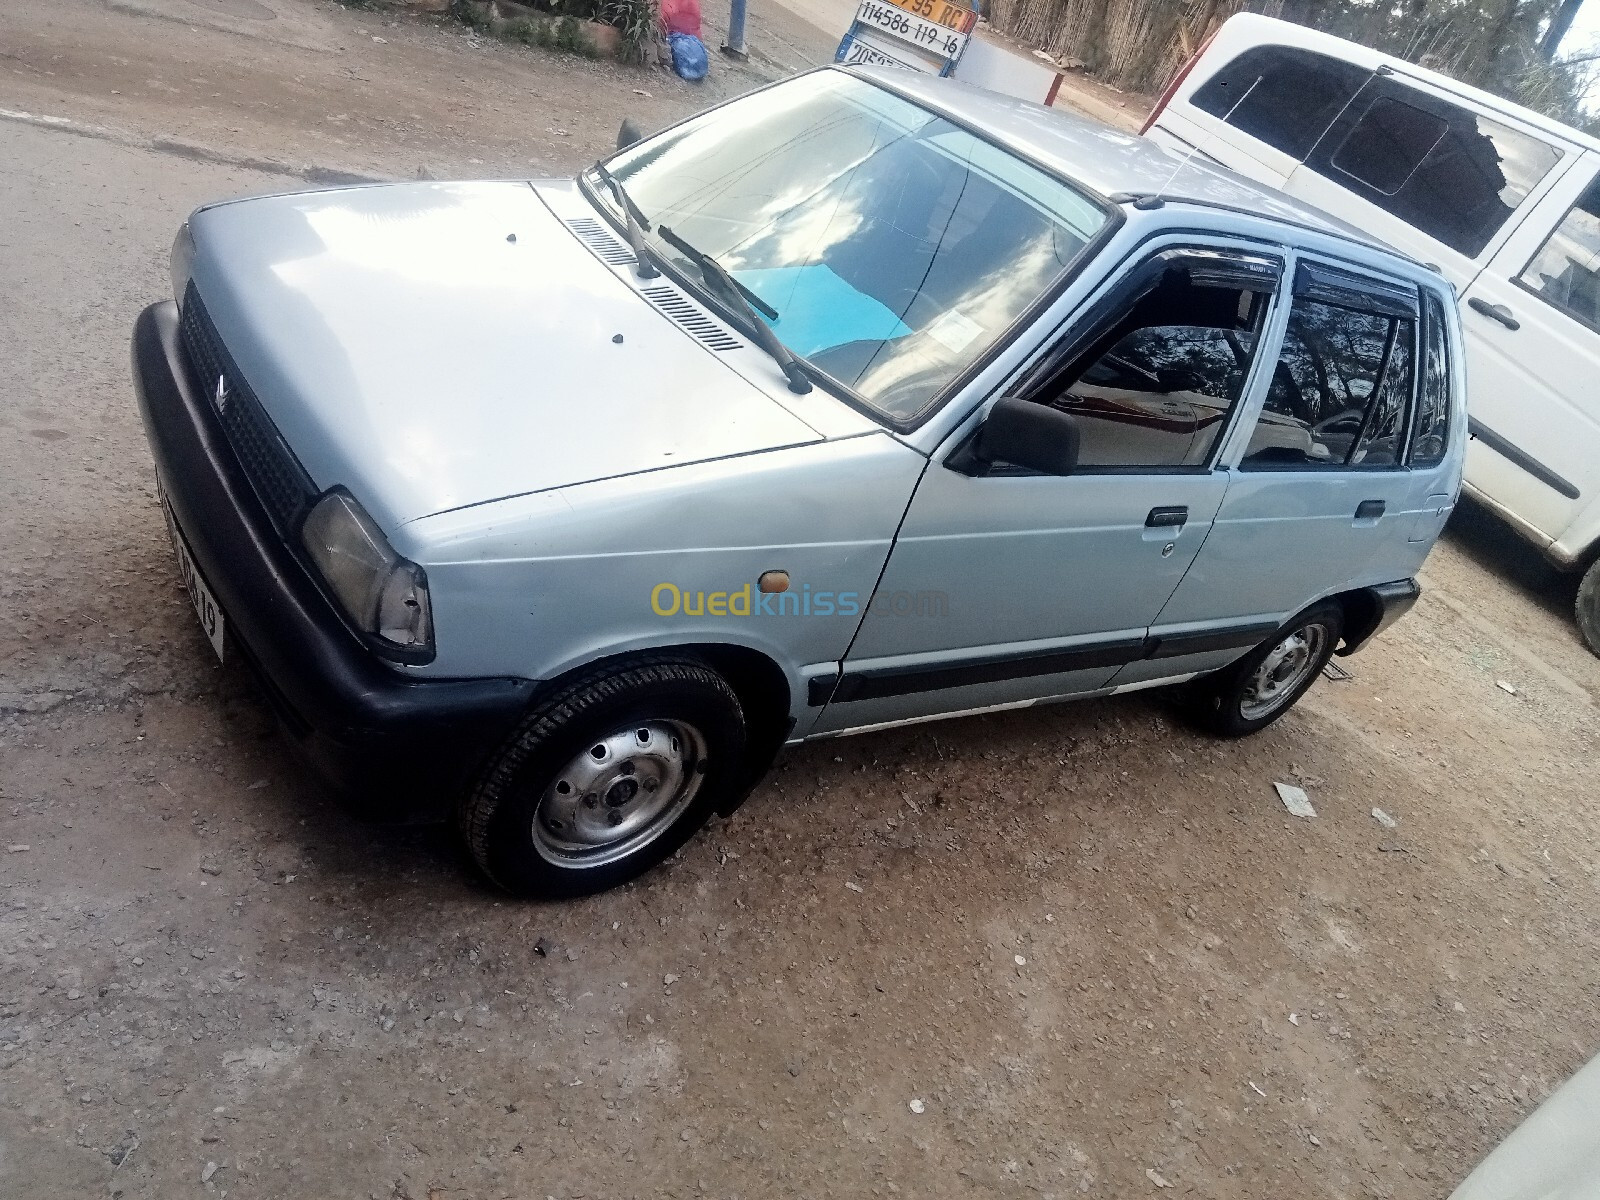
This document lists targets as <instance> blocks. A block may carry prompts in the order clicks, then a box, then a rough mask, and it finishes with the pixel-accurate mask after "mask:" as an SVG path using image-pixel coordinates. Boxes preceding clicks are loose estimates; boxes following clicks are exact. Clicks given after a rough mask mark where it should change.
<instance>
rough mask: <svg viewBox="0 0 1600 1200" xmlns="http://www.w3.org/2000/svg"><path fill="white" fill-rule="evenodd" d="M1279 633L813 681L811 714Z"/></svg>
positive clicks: (1225, 634) (1112, 642)
mask: <svg viewBox="0 0 1600 1200" xmlns="http://www.w3.org/2000/svg"><path fill="white" fill-rule="evenodd" d="M1277 628H1278V626H1277V625H1275V624H1271V623H1268V624H1260V623H1257V624H1252V625H1236V626H1234V627H1233V628H1230V629H1207V630H1202V631H1201V632H1198V633H1179V634H1167V635H1165V636H1163V637H1144V638H1110V639H1107V640H1105V641H1100V642H1091V643H1089V644H1088V645H1085V646H1074V647H1072V648H1071V649H1068V650H1045V651H1033V652H1030V653H1027V654H1009V655H1004V656H1002V657H991V658H977V659H967V660H965V661H961V662H954V663H939V664H937V665H935V666H929V667H894V668H880V669H877V670H868V671H849V672H846V673H845V674H844V675H842V676H840V677H838V678H837V679H835V678H834V677H832V676H824V677H822V678H820V679H813V680H811V682H810V683H809V684H808V685H807V688H806V702H807V703H808V704H810V705H811V707H812V708H821V707H822V706H823V705H825V704H832V703H835V702H837V703H847V702H849V701H851V700H876V699H880V698H882V697H884V696H908V695H911V694H913V693H916V692H933V691H941V690H943V689H945V688H955V687H964V686H967V685H970V684H975V683H999V682H1001V681H1003V680H1007V679H1029V678H1032V677H1034V676H1037V675H1056V674H1059V673H1061V672H1064V671H1087V670H1090V669H1092V668H1094V667H1120V666H1125V665H1126V664H1128V663H1131V662H1138V661H1140V660H1141V659H1146V658H1178V657H1181V656H1182V655H1185V654H1206V653H1209V652H1210V651H1213V650H1237V649H1243V648H1245V647H1248V646H1255V645H1259V644H1260V643H1261V641H1262V640H1263V639H1264V638H1266V637H1267V636H1268V635H1269V634H1271V633H1273V632H1275V631H1276V630H1277Z"/></svg>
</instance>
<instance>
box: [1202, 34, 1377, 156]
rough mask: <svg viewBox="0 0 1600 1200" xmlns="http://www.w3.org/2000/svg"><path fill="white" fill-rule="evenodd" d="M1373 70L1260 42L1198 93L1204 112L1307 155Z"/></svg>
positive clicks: (1289, 151)
mask: <svg viewBox="0 0 1600 1200" xmlns="http://www.w3.org/2000/svg"><path fill="white" fill-rule="evenodd" d="M1371 75H1372V72H1370V71H1368V70H1366V69H1365V68H1363V67H1358V66H1356V65H1354V64H1353V63H1347V62H1344V61H1343V60H1342V59H1337V58H1330V57H1328V56H1327V55H1325V54H1313V53H1312V52H1311V51H1309V50H1296V49H1293V48H1291V47H1288V46H1256V47H1253V48H1252V49H1249V50H1246V51H1245V52H1244V53H1243V54H1241V55H1239V57H1237V58H1235V59H1234V60H1233V61H1232V62H1230V63H1228V64H1227V65H1226V66H1225V67H1223V68H1222V69H1221V70H1220V71H1218V72H1217V73H1216V74H1215V75H1213V76H1212V77H1211V78H1210V79H1208V80H1206V82H1205V83H1203V84H1202V85H1201V86H1200V88H1199V89H1198V90H1197V91H1196V92H1195V94H1194V97H1193V100H1192V101H1191V103H1193V104H1194V106H1195V107H1196V108H1198V109H1200V110H1201V111H1202V112H1208V113H1210V114H1211V115H1212V116H1214V117H1222V118H1223V119H1225V120H1226V121H1227V122H1228V124H1230V125H1232V126H1234V128H1236V129H1238V130H1240V131H1241V132H1243V133H1248V134H1249V135H1250V136H1251V137H1256V138H1260V139H1261V140H1262V141H1263V142H1265V143H1267V145H1269V146H1271V147H1273V148H1274V149H1276V150H1282V151H1283V152H1284V153H1285V154H1289V155H1292V156H1294V157H1295V158H1296V159H1303V158H1304V157H1305V156H1306V155H1307V154H1308V153H1309V152H1310V150H1311V147H1312V146H1314V145H1316V143H1317V139H1318V138H1320V137H1321V136H1322V134H1323V132H1324V131H1325V130H1326V129H1327V128H1328V126H1329V125H1331V124H1332V123H1333V120H1334V118H1335V117H1337V116H1338V115H1339V113H1340V111H1341V110H1342V109H1343V108H1344V106H1345V105H1346V104H1348V103H1349V102H1350V98H1351V97H1352V96H1354V95H1355V94H1356V93H1357V92H1358V91H1360V90H1361V85H1362V84H1363V83H1365V82H1366V81H1367V80H1368V79H1369V78H1371Z"/></svg>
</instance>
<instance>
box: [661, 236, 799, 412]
mask: <svg viewBox="0 0 1600 1200" xmlns="http://www.w3.org/2000/svg"><path fill="white" fill-rule="evenodd" d="M656 232H657V233H659V234H660V235H661V238H662V240H663V241H666V242H670V243H671V244H672V245H674V246H676V247H677V248H678V249H679V250H681V251H683V252H684V253H685V254H687V255H688V256H689V258H690V259H691V260H692V261H693V262H694V264H695V265H696V266H698V267H699V268H700V275H701V278H703V279H704V280H705V281H706V286H707V287H709V288H711V289H712V290H713V291H715V292H719V293H721V295H722V298H723V299H724V300H726V301H727V302H728V303H729V304H732V305H733V306H734V307H735V308H737V309H738V310H739V311H740V312H741V313H742V314H743V315H744V318H745V320H746V321H748V322H749V323H750V330H751V333H752V334H754V336H755V340H756V341H757V342H759V343H760V344H761V348H762V349H763V350H765V351H766V352H767V353H768V354H770V355H771V356H772V357H773V359H774V361H776V362H777V364H778V366H780V367H782V368H783V374H784V378H786V379H787V380H788V381H789V390H790V391H791V392H794V393H795V394H796V395H800V396H803V395H805V394H806V393H807V392H809V391H810V390H811V376H809V375H807V374H806V369H805V368H804V367H803V366H801V365H800V360H799V359H798V358H796V357H795V354H794V351H792V350H790V349H789V347H787V346H785V345H784V344H783V343H782V342H781V341H779V340H778V335H777V334H775V333H773V332H772V327H771V326H770V325H768V324H767V323H766V322H765V321H763V320H762V319H761V317H760V316H759V315H757V314H758V312H759V313H765V314H766V315H767V316H768V317H770V318H771V319H772V320H774V321H776V320H777V319H778V310H777V309H775V308H773V307H772V305H770V304H768V303H767V302H766V301H765V300H763V299H762V298H761V297H760V296H758V295H756V294H755V293H754V292H752V291H751V290H750V289H749V288H747V287H745V286H744V284H742V283H740V282H739V281H738V280H737V279H735V278H734V277H733V276H732V275H730V274H728V269H727V268H726V267H724V266H723V265H722V264H721V263H719V262H718V261H717V260H716V259H714V258H712V257H711V255H709V254H707V253H706V252H705V251H704V250H701V249H699V248H697V247H696V246H693V245H691V244H690V243H689V242H686V241H684V240H683V238H681V237H679V236H678V235H677V234H675V233H673V232H672V229H671V228H670V227H669V226H666V225H658V226H657V227H656Z"/></svg>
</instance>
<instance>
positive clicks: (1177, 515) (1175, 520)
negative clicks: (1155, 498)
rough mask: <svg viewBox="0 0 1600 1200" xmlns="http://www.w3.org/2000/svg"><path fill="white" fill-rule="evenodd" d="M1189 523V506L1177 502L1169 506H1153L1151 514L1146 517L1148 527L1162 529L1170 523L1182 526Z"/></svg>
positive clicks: (1146, 526)
mask: <svg viewBox="0 0 1600 1200" xmlns="http://www.w3.org/2000/svg"><path fill="white" fill-rule="evenodd" d="M1188 523H1189V506H1188V505H1187V504H1175V505H1172V506H1171V507H1169V508H1152V509H1151V510H1150V515H1149V516H1147V517H1146V518H1145V519H1144V527H1145V528H1146V529H1161V528H1164V527H1166V526H1169V525H1177V526H1179V527H1180V528H1181V527H1182V526H1184V525H1187V524H1188Z"/></svg>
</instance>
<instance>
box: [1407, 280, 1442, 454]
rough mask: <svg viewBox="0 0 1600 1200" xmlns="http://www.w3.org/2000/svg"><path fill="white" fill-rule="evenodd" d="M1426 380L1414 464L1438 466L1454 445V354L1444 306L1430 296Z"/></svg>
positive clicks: (1424, 359) (1419, 407)
mask: <svg viewBox="0 0 1600 1200" xmlns="http://www.w3.org/2000/svg"><path fill="white" fill-rule="evenodd" d="M1422 326H1423V331H1424V332H1423V350H1422V377H1421V379H1420V380H1419V381H1418V384H1419V386H1418V388H1417V422H1416V428H1415V430H1413V432H1412V434H1411V465H1412V466H1416V467H1436V466H1438V465H1439V464H1440V463H1441V462H1443V461H1444V452H1445V447H1446V446H1448V445H1449V444H1450V352H1449V347H1448V345H1447V344H1446V342H1445V337H1444V307H1443V306H1442V305H1441V304H1440V303H1439V301H1438V299H1437V298H1435V297H1433V296H1429V297H1427V299H1426V301H1425V302H1424V304H1423V308H1422Z"/></svg>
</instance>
